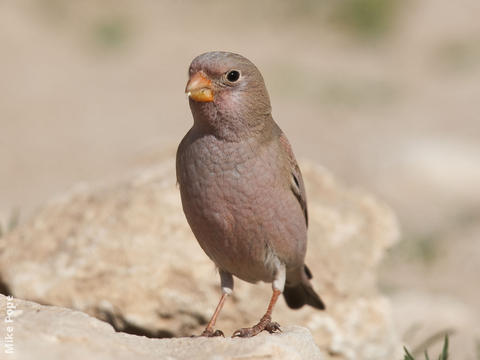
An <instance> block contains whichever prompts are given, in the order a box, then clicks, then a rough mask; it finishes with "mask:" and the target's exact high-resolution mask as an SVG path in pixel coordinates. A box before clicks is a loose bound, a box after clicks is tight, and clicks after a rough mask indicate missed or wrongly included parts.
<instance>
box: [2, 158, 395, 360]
mask: <svg viewBox="0 0 480 360" xmlns="http://www.w3.org/2000/svg"><path fill="white" fill-rule="evenodd" d="M301 167H302V170H303V173H304V178H305V181H306V186H307V197H308V201H309V214H310V228H309V245H308V253H307V260H306V262H307V264H308V265H309V267H310V269H311V270H312V272H313V274H314V279H313V284H314V287H315V289H316V290H317V292H318V293H319V294H320V296H321V297H322V298H323V300H324V302H325V303H326V305H327V311H326V312H320V311H317V310H314V309H311V308H307V307H304V308H303V309H301V310H298V311H294V310H290V309H288V308H287V306H286V305H285V303H284V301H283V299H281V300H280V301H279V303H278V306H277V307H276V308H275V311H274V319H275V320H276V321H278V322H279V323H280V324H281V325H283V326H290V325H293V324H299V325H304V326H307V327H308V328H309V329H310V330H311V331H312V335H313V337H314V339H315V341H316V343H317V344H318V345H319V346H320V348H321V350H322V352H323V353H324V354H326V355H328V354H330V355H331V356H334V357H335V359H359V360H361V359H368V360H375V359H382V360H384V359H385V358H393V356H395V355H396V354H398V352H397V351H400V349H401V347H400V346H399V344H398V340H397V337H396V334H395V332H394V327H393V325H392V316H391V310H390V304H389V301H388V300H386V299H385V298H383V297H382V296H381V295H379V294H378V291H377V288H376V269H377V265H378V263H379V261H380V260H381V258H382V256H383V254H384V252H385V250H386V249H387V248H388V247H390V246H391V245H392V244H393V243H394V242H395V241H396V240H397V238H398V227H397V223H396V218H395V216H394V214H393V213H392V211H391V210H390V209H389V208H388V207H387V206H385V205H384V204H382V203H380V202H379V201H377V200H376V199H374V198H373V197H372V196H370V195H368V194H365V193H364V192H362V191H360V190H352V189H347V188H345V187H343V186H341V185H339V184H338V183H337V182H336V181H335V180H334V178H333V177H332V176H331V175H330V174H329V173H328V172H327V171H326V170H324V169H323V168H320V167H318V166H314V165H312V164H310V163H303V164H301ZM0 275H1V278H2V280H3V282H4V284H5V285H6V286H7V287H8V288H9V290H10V292H11V293H12V294H14V295H15V296H17V297H20V298H25V299H29V300H33V301H37V302H40V303H44V304H54V305H60V306H66V307H70V308H74V309H78V310H81V311H85V312H87V313H89V314H91V315H94V316H96V317H99V318H101V319H104V320H107V321H109V322H110V323H112V324H113V325H114V326H115V328H117V329H119V330H124V331H127V332H133V333H141V334H146V335H149V336H161V337H166V336H167V337H168V336H186V335H190V334H198V333H200V332H201V330H202V328H203V327H204V325H205V323H206V321H207V320H208V318H209V317H210V315H211V314H212V312H213V310H214V308H215V306H216V304H217V302H218V298H219V295H220V290H219V279H218V275H217V273H216V271H215V269H214V266H213V264H212V263H211V261H210V260H209V259H208V258H207V256H206V255H205V254H204V253H203V251H202V250H201V248H200V246H199V245H198V244H197V242H196V240H195V238H194V237H193V235H192V233H191V231H190V229H189V228H188V225H187V222H186V220H185V218H184V215H183V213H182V210H181V203H180V197H179V192H178V189H177V188H176V186H175V171H174V160H173V158H171V157H169V158H167V159H165V160H163V161H161V162H159V163H158V164H157V165H156V166H153V167H149V168H147V169H142V170H139V171H138V172H137V173H135V174H134V175H132V176H130V177H127V178H126V179H123V180H122V181H118V182H117V183H114V184H106V185H103V186H89V185H83V186H78V187H77V188H76V189H74V190H72V191H71V192H69V193H67V194H65V195H64V196H61V197H58V198H56V199H54V200H53V201H51V202H50V203H49V204H47V205H46V206H45V207H44V208H43V209H42V210H41V211H40V212H39V213H38V214H37V215H36V216H34V217H33V218H32V219H31V221H30V222H28V223H27V224H25V225H23V226H21V227H20V228H18V229H17V230H16V231H14V232H12V233H10V234H9V235H7V236H5V237H4V238H2V239H0ZM270 294H271V288H270V285H268V284H257V285H251V284H246V283H244V282H242V281H240V280H237V281H236V283H235V291H234V296H233V298H230V299H228V300H227V303H226V305H225V307H224V311H223V312H222V314H221V315H220V318H219V320H218V323H217V326H218V328H220V329H222V330H224V332H225V333H226V334H227V335H229V334H231V333H232V332H233V331H234V330H235V329H236V328H239V327H245V326H248V325H252V324H253V323H255V322H256V321H257V320H258V319H259V317H260V316H261V315H262V314H263V312H264V311H265V309H266V306H267V304H268V300H269V297H270ZM327 358H328V357H327Z"/></svg>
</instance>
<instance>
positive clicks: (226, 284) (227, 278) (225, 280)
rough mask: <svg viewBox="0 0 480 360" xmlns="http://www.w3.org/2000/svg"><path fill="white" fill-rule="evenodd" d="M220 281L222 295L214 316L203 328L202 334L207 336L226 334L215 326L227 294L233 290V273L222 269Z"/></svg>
mask: <svg viewBox="0 0 480 360" xmlns="http://www.w3.org/2000/svg"><path fill="white" fill-rule="evenodd" d="M220 282H221V286H222V297H221V298H220V301H219V302H218V305H217V308H216V309H215V312H214V313H213V315H212V318H211V319H210V321H209V322H208V324H207V327H206V328H205V330H203V332H202V335H200V336H206V337H213V336H224V335H223V332H222V331H221V330H214V327H215V323H216V322H217V316H218V314H219V313H220V311H221V310H222V308H223V304H224V303H225V300H226V298H227V296H228V295H230V294H231V293H232V292H233V277H232V274H230V273H227V272H225V271H223V270H220Z"/></svg>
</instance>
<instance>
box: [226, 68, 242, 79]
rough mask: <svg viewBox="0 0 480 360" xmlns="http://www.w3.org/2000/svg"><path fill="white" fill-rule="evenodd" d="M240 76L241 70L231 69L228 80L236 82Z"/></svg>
mask: <svg viewBox="0 0 480 360" xmlns="http://www.w3.org/2000/svg"><path fill="white" fill-rule="evenodd" d="M239 78H240V72H239V71H237V70H230V71H229V72H228V74H227V80H228V81H230V82H235V81H237V80H238V79H239Z"/></svg>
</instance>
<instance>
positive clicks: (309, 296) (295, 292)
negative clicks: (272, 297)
mask: <svg viewBox="0 0 480 360" xmlns="http://www.w3.org/2000/svg"><path fill="white" fill-rule="evenodd" d="M311 276H312V275H311V273H310V270H309V269H308V268H307V267H306V266H305V276H302V282H301V283H300V284H296V285H295V286H285V289H284V290H283V296H284V297H285V301H286V302H287V305H288V307H290V308H292V309H299V308H301V307H302V306H303V305H310V306H313V307H314V308H316V309H319V310H325V304H324V303H323V301H322V299H320V297H319V296H318V295H317V293H316V292H315V290H313V287H312V285H311V284H310V280H309V279H311Z"/></svg>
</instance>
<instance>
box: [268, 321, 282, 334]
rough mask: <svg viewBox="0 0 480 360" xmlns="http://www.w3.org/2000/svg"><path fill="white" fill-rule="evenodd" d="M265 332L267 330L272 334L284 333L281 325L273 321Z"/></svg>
mask: <svg viewBox="0 0 480 360" xmlns="http://www.w3.org/2000/svg"><path fill="white" fill-rule="evenodd" d="M265 330H267V331H268V332H269V333H270V334H273V333H274V332H277V331H279V332H282V329H280V324H279V323H277V322H275V321H272V322H269V323H268V324H267V325H265Z"/></svg>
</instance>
